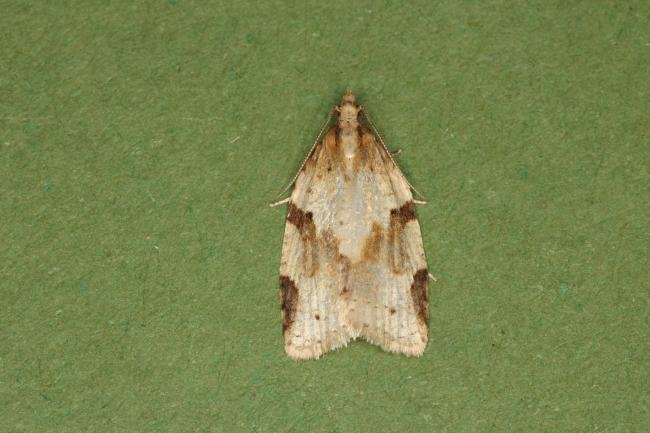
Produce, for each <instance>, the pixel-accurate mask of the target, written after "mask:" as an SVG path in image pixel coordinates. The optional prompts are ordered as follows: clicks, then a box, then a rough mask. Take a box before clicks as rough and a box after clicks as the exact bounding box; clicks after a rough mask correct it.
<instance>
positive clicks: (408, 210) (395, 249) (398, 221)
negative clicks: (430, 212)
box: [387, 201, 415, 274]
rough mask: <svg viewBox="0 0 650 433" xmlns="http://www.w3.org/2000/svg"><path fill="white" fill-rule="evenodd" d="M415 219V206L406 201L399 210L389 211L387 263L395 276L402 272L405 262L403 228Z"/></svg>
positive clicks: (405, 251)
mask: <svg viewBox="0 0 650 433" xmlns="http://www.w3.org/2000/svg"><path fill="white" fill-rule="evenodd" d="M414 219H415V205H414V204H413V201H407V202H406V203H404V204H403V205H402V206H401V207H400V208H399V209H391V211H390V222H389V225H388V247H387V250H388V261H389V263H390V266H391V270H392V271H393V272H394V273H396V274H401V273H402V272H403V265H404V263H406V262H407V260H408V257H407V248H406V245H405V244H406V241H407V240H406V239H405V235H404V226H406V224H407V223H408V222H409V221H411V220H414Z"/></svg>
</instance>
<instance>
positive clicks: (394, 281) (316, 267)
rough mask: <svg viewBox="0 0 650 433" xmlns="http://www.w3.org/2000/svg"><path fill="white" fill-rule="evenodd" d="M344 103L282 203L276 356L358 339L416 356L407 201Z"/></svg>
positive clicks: (417, 312)
mask: <svg viewBox="0 0 650 433" xmlns="http://www.w3.org/2000/svg"><path fill="white" fill-rule="evenodd" d="M348 95H349V94H346V96H344V99H343V103H342V104H341V106H339V107H337V109H338V111H339V112H340V113H341V114H340V116H339V121H338V124H337V125H336V126H334V127H332V129H330V130H329V131H328V132H327V134H326V135H325V137H324V138H323V140H322V141H321V142H320V143H319V144H318V145H317V146H316V148H315V149H314V151H313V152H312V154H311V156H310V158H309V159H308V160H307V161H306V163H305V164H304V166H303V167H302V169H301V171H300V173H299V175H298V177H297V179H296V183H295V187H294V190H293V193H292V195H291V201H290V202H289V212H288V215H287V222H286V226H285V235H284V242H283V249H282V263H281V266H280V297H281V302H282V317H283V329H284V339H285V350H286V352H287V354H288V355H289V356H291V357H292V358H294V359H308V358H318V357H319V356H320V355H322V354H323V353H325V352H327V351H329V350H332V349H335V348H337V347H340V346H343V345H346V344H347V343H348V341H350V340H351V339H354V338H357V337H363V338H365V339H366V340H368V341H370V342H373V343H375V344H378V345H379V346H381V347H382V348H383V349H384V350H387V351H391V352H400V353H404V354H406V355H415V356H419V355H421V354H422V352H423V351H424V348H425V346H426V342H427V321H428V296H427V293H428V289H427V277H428V272H427V270H426V267H427V266H426V259H425V255H424V249H423V245H422V237H421V234H420V226H419V224H418V222H417V220H416V218H415V208H414V204H413V197H412V195H411V191H410V187H409V185H408V182H406V179H405V178H404V177H403V175H402V173H401V172H400V170H399V168H398V167H397V166H396V165H395V163H394V162H393V160H392V158H391V157H390V155H389V154H388V152H387V151H386V150H385V148H384V147H383V146H382V145H381V144H380V143H378V142H377V140H376V139H375V137H374V136H373V134H372V133H371V132H370V131H369V130H368V129H366V128H365V127H363V126H361V125H360V124H359V123H358V122H357V121H356V118H357V116H358V111H359V110H360V107H358V106H357V105H356V104H354V99H353V97H352V102H351V103H350V101H349V99H350V96H348ZM346 97H348V99H347V100H346ZM346 110H348V111H347V112H346ZM353 110H354V111H353Z"/></svg>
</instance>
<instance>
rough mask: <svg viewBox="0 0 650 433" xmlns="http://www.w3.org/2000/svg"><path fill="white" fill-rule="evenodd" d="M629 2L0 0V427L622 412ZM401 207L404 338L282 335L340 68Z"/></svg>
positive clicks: (628, 276)
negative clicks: (415, 275)
mask: <svg viewBox="0 0 650 433" xmlns="http://www.w3.org/2000/svg"><path fill="white" fill-rule="evenodd" d="M649 17H650V10H649V9H648V4H647V2H643V1H636V2H619V1H617V2H614V1H596V2H564V1H534V2H500V1H495V2H456V1H447V2H438V3H434V2H430V1H418V2H408V4H402V3H401V2H376V1H363V2H354V3H352V2H343V1H338V0H333V1H328V2H322V1H318V2H317V1H309V2H295V3H294V2H280V1H273V2H256V3H253V2H193V1H184V0H175V1H171V0H170V1H162V0H161V1H149V2H128V1H105V2H95V1H88V2H68V1H64V2H29V1H4V2H2V14H0V40H1V41H2V42H1V43H0V275H1V278H0V296H1V297H0V300H1V307H0V431H2V432H21V433H22V432H25V433H33V432H102V433H110V432H229V433H230V432H306V431H309V432H330V433H331V432H379V431H381V432H389V431H407V432H434V431H435V432H453V433H462V432H468V433H476V432H481V433H483V432H549V433H558V432H567V433H569V432H570V433H575V432H641V431H647V429H648V426H649V425H650V414H649V413H648V410H649V405H650V397H649V393H648V386H649V382H650V378H649V366H648V359H649V358H648V329H650V328H649V322H650V319H649V314H648V311H649V310H648V308H649V305H648V281H650V275H649V272H648V239H649V236H648V234H649V233H648V218H649V216H650V212H649V211H650V207H649V205H648V203H649V200H648V196H649V192H650V191H649V187H648V185H649V184H650V182H649V180H650V179H649V176H648V162H649V159H650V158H649V142H648V137H650V122H649V121H648V113H650V102H649V101H650V94H649V92H648V90H649V87H650V86H649V84H648V82H649V77H650V66H649V65H650V46H649V43H650V39H649V36H648V35H649V34H650V19H649ZM348 87H349V88H351V89H352V90H353V91H354V92H355V94H357V97H358V99H359V101H360V102H361V103H362V104H363V105H364V106H365V107H366V109H367V110H368V111H369V112H370V114H371V115H372V116H373V118H374V120H375V121H376V123H377V124H378V126H379V128H380V130H381V131H382V133H383V134H384V136H385V139H386V142H387V143H388V145H389V146H390V147H391V148H393V149H397V148H400V149H402V153H401V154H400V155H399V157H398V160H399V163H400V165H401V167H402V168H403V170H404V172H405V173H406V174H407V176H408V178H409V180H410V181H411V183H412V184H413V185H414V186H415V187H416V188H417V189H418V190H419V191H420V192H422V194H423V195H424V196H425V198H426V199H427V200H428V202H429V204H427V205H426V206H420V207H419V208H418V214H419V219H420V224H421V226H422V232H423V238H424V242H425V250H426V251H427V254H428V260H429V263H430V270H431V272H432V273H433V274H434V275H435V276H436V277H437V278H438V283H436V284H433V285H432V287H431V296H430V297H431V306H430V309H431V320H430V343H429V346H428V348H427V350H426V352H425V355H424V357H422V358H420V359H409V358H405V357H401V356H396V355H391V354H387V353H384V352H382V351H381V350H379V349H378V348H376V347H374V346H371V345H369V344H367V343H364V342H356V343H354V344H352V345H351V346H349V347H347V348H345V349H343V350H339V351H337V352H334V353H331V354H329V355H327V356H325V357H324V358H322V359H321V360H319V361H316V362H305V363H295V362H293V361H291V360H289V359H288V358H287V357H286V356H285V355H284V352H283V341H282V336H281V323H280V310H279V300H278V295H277V279H278V267H279V262H280V248H281V242H282V231H283V227H284V225H283V220H284V217H285V209H284V208H276V209H269V208H268V207H267V204H268V203H269V202H270V201H272V200H273V199H275V198H276V197H275V196H276V194H277V192H278V191H279V190H281V189H282V188H283V187H284V186H285V185H286V183H287V182H288V181H289V180H290V179H291V178H292V176H293V175H294V173H295V170H297V168H298V165H299V163H300V161H301V160H302V158H303V157H304V155H305V154H306V152H307V150H308V148H309V146H310V145H311V143H312V141H313V139H314V137H315V135H316V133H317V130H318V128H319V127H320V125H321V123H322V121H323V120H324V118H325V116H326V115H327V112H328V110H329V109H330V108H331V106H332V105H333V104H335V103H336V102H337V101H338V100H339V98H340V95H341V93H342V92H343V91H344V90H345V89H346V88H348Z"/></svg>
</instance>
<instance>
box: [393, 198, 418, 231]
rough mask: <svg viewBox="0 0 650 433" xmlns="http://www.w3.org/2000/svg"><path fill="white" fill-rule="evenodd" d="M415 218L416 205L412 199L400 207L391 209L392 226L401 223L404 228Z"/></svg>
mask: <svg viewBox="0 0 650 433" xmlns="http://www.w3.org/2000/svg"><path fill="white" fill-rule="evenodd" d="M414 219H415V205H414V204H413V201H412V200H409V201H407V202H406V203H404V204H403V205H402V207H400V208H399V209H391V211H390V222H391V226H393V225H394V224H399V225H400V226H402V228H403V227H404V226H405V225H406V223H408V222H409V221H411V220H414Z"/></svg>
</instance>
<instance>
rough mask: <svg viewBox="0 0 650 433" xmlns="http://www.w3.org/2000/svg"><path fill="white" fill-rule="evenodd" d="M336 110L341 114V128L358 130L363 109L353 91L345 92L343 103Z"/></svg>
mask: <svg viewBox="0 0 650 433" xmlns="http://www.w3.org/2000/svg"><path fill="white" fill-rule="evenodd" d="M334 109H335V110H336V111H337V112H338V113H339V127H340V128H356V127H357V126H359V113H360V112H361V110H362V107H361V106H360V105H357V103H356V100H355V98H354V95H353V94H352V92H351V91H349V90H348V91H347V92H345V94H344V95H343V97H342V98H341V103H340V104H339V105H337V106H336V107H335V108H334Z"/></svg>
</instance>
